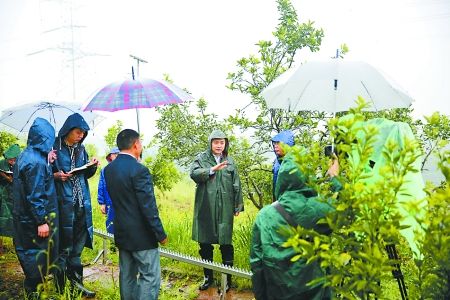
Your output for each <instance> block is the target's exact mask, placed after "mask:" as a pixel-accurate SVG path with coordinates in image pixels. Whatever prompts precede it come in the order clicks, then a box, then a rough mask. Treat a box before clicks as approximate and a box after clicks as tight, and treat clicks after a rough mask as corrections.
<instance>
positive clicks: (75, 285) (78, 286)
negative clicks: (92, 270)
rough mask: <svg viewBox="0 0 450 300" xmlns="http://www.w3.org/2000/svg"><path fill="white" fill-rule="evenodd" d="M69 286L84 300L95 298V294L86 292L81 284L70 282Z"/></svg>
mask: <svg viewBox="0 0 450 300" xmlns="http://www.w3.org/2000/svg"><path fill="white" fill-rule="evenodd" d="M70 284H71V285H72V288H73V289H74V291H75V292H77V293H81V295H82V296H84V297H86V298H94V297H95V292H94V291H90V290H88V289H87V288H86V287H85V286H84V285H83V284H82V283H80V282H78V281H75V280H72V281H71V282H70Z"/></svg>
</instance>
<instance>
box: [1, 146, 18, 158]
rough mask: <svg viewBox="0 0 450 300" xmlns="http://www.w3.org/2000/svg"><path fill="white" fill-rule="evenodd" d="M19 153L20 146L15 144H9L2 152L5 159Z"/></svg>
mask: <svg viewBox="0 0 450 300" xmlns="http://www.w3.org/2000/svg"><path fill="white" fill-rule="evenodd" d="M19 154H20V147H19V145H17V144H14V145H11V146H10V147H9V148H8V150H6V151H5V153H3V156H4V157H5V159H11V158H16V157H18V156H19Z"/></svg>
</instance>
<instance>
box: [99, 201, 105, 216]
mask: <svg viewBox="0 0 450 300" xmlns="http://www.w3.org/2000/svg"><path fill="white" fill-rule="evenodd" d="M100 211H101V212H102V214H104V215H106V205H105V204H102V205H100Z"/></svg>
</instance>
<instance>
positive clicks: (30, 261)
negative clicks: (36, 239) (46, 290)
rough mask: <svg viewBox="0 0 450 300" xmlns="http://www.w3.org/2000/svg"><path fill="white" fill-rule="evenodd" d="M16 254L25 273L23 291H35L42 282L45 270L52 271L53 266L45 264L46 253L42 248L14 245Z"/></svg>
mask: <svg viewBox="0 0 450 300" xmlns="http://www.w3.org/2000/svg"><path fill="white" fill-rule="evenodd" d="M16 254H17V258H18V259H19V262H20V265H21V267H22V270H23V273H24V275H25V279H24V284H23V285H24V289H25V292H26V294H32V293H34V292H36V291H37V286H38V285H39V284H40V283H43V282H44V279H45V276H46V275H47V270H51V271H52V272H53V271H54V270H55V268H52V267H54V266H52V265H50V266H48V265H47V264H48V263H47V253H46V251H43V250H42V249H23V248H22V247H16ZM50 264H51V262H50Z"/></svg>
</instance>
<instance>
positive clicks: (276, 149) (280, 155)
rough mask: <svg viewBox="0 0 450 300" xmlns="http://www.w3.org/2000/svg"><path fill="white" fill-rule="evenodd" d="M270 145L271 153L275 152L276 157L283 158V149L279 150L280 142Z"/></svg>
mask: <svg viewBox="0 0 450 300" xmlns="http://www.w3.org/2000/svg"><path fill="white" fill-rule="evenodd" d="M272 144H273V151H275V154H276V155H277V156H278V157H283V156H284V151H283V149H281V144H280V142H272Z"/></svg>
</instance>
